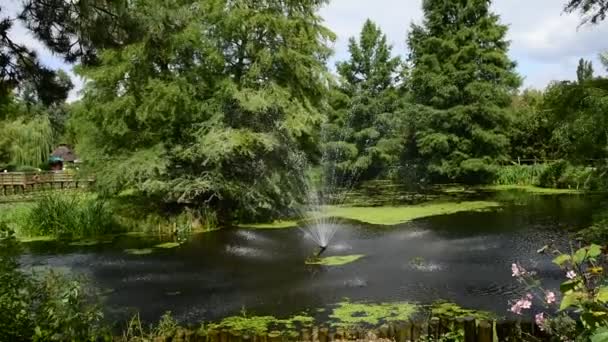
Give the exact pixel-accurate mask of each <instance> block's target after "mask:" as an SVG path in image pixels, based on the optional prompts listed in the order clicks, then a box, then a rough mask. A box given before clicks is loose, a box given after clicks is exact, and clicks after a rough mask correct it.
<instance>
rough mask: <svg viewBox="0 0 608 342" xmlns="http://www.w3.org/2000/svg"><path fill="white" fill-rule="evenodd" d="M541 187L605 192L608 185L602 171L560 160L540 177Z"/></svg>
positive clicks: (550, 165) (547, 168) (548, 167)
mask: <svg viewBox="0 0 608 342" xmlns="http://www.w3.org/2000/svg"><path fill="white" fill-rule="evenodd" d="M539 185H540V186H542V187H545V188H558V189H577V190H604V189H606V186H607V185H608V184H607V179H606V173H605V172H602V170H600V169H597V168H593V167H586V166H575V165H572V164H570V163H569V162H567V161H564V160H560V161H557V162H555V163H552V164H549V165H548V166H547V167H546V169H545V170H544V172H542V174H541V175H540V177H539Z"/></svg>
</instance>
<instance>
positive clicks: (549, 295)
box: [545, 291, 555, 304]
mask: <svg viewBox="0 0 608 342" xmlns="http://www.w3.org/2000/svg"><path fill="white" fill-rule="evenodd" d="M545 301H546V302H547V304H553V303H555V293H554V292H553V291H547V293H545Z"/></svg>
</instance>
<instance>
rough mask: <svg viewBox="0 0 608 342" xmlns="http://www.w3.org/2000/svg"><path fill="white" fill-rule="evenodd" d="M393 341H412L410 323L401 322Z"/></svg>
mask: <svg viewBox="0 0 608 342" xmlns="http://www.w3.org/2000/svg"><path fill="white" fill-rule="evenodd" d="M395 340H396V341H397V342H407V341H411V340H412V322H409V321H407V322H401V323H399V324H398V325H397V328H396V334H395Z"/></svg>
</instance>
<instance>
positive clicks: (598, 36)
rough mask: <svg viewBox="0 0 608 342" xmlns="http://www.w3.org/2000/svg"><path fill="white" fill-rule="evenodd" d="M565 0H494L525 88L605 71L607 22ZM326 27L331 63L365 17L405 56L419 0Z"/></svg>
mask: <svg viewBox="0 0 608 342" xmlns="http://www.w3.org/2000/svg"><path fill="white" fill-rule="evenodd" d="M2 2H3V3H4V4H3V7H5V8H6V9H7V12H9V13H17V12H18V11H19V8H20V3H21V0H2ZM565 2H566V0H495V1H494V3H493V10H494V12H495V13H497V14H499V15H500V17H501V21H502V23H503V24H506V25H508V26H509V33H508V37H507V38H508V40H510V41H511V49H510V51H509V55H510V56H511V58H512V59H513V60H515V61H516V62H517V63H518V67H517V70H518V72H519V73H520V75H522V76H523V78H524V87H525V88H538V89H543V88H545V87H546V86H547V84H548V83H549V82H550V81H552V80H567V79H574V78H576V67H577V64H578V60H579V59H580V58H581V57H582V58H585V59H590V60H592V61H593V64H594V68H595V70H596V74H605V70H604V67H603V66H602V65H601V64H600V62H599V58H598V54H599V53H600V52H602V51H607V50H608V38H606V37H608V21H607V22H606V23H600V24H598V25H582V26H581V25H580V23H581V18H580V17H579V15H578V13H574V14H566V13H564V12H563V7H564V4H565ZM321 16H322V17H323V18H324V19H325V22H326V26H328V27H329V28H330V29H332V30H333V31H334V32H335V33H336V35H337V37H338V39H337V41H336V42H335V44H334V49H335V55H334V57H333V59H332V61H331V63H332V64H334V63H335V62H336V61H338V60H344V59H347V58H348V46H347V45H348V38H349V37H352V36H358V35H359V32H360V30H361V27H362V26H363V23H364V22H365V20H366V19H368V18H369V19H371V20H373V21H374V22H375V23H376V24H378V25H379V26H380V28H381V29H382V30H383V31H384V32H385V33H386V35H387V36H388V40H389V42H390V43H391V44H392V45H393V52H394V54H396V55H400V56H402V57H405V55H406V53H407V47H406V43H405V40H406V36H407V32H408V30H409V27H410V25H411V23H412V22H414V23H420V22H421V21H422V0H331V2H330V4H329V5H327V6H326V7H324V8H323V9H322V10H321ZM11 37H12V38H13V39H14V40H16V41H19V42H23V43H24V44H26V45H28V46H30V47H32V48H34V49H35V50H37V51H38V53H39V55H40V58H41V60H42V62H43V63H45V64H46V65H48V66H50V67H52V68H62V69H64V70H66V71H70V70H71V69H72V66H70V65H66V64H64V63H63V61H62V60H61V58H59V57H58V56H54V55H53V54H52V53H50V52H49V51H48V50H47V49H45V48H44V46H42V44H40V43H39V42H37V41H36V40H35V39H34V38H33V37H32V36H31V35H30V34H29V33H28V32H27V30H26V29H25V28H23V27H22V26H20V25H15V27H14V29H13V30H12V31H11ZM72 76H73V78H74V83H75V84H76V89H75V90H74V91H73V92H72V94H70V99H71V100H74V99H76V98H78V90H79V89H80V88H81V87H82V84H83V80H81V79H78V78H77V77H76V76H74V75H73V74H72Z"/></svg>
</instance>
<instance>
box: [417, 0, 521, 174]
mask: <svg viewBox="0 0 608 342" xmlns="http://www.w3.org/2000/svg"><path fill="white" fill-rule="evenodd" d="M423 12H424V21H423V24H422V25H412V28H411V31H410V33H409V36H408V44H409V47H410V56H409V61H410V63H411V65H412V66H411V74H410V80H409V84H410V88H411V92H412V96H413V99H414V101H415V102H416V103H417V104H420V105H423V106H426V107H430V108H429V109H428V110H425V111H424V112H425V115H423V116H415V117H412V119H418V120H421V121H419V122H417V123H416V124H415V126H416V127H417V129H416V130H411V131H412V134H415V137H414V139H413V140H414V141H415V143H416V145H417V151H418V153H420V154H421V157H423V158H421V159H423V160H424V161H423V162H424V163H425V165H426V168H427V170H428V172H429V174H430V176H431V177H432V178H434V179H435V180H449V181H465V182H479V181H484V180H485V181H487V180H489V178H491V177H492V173H493V172H492V171H493V165H494V164H495V163H496V162H498V161H500V160H503V159H504V158H505V157H506V152H507V148H508V145H509V141H508V138H507V136H506V135H505V134H504V130H503V129H504V127H505V125H506V123H507V115H506V108H507V107H508V106H509V105H510V103H511V96H512V94H513V93H514V91H515V90H516V89H517V88H518V86H519V85H520V83H521V80H520V78H519V76H518V75H517V74H516V73H515V63H514V62H513V61H511V60H510V59H509V57H508V55H507V51H508V48H509V42H508V41H507V40H506V37H505V36H506V33H507V26H505V25H502V24H500V23H499V17H498V15H496V14H493V13H491V12H490V1H488V0H458V1H448V0H424V1H423Z"/></svg>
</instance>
